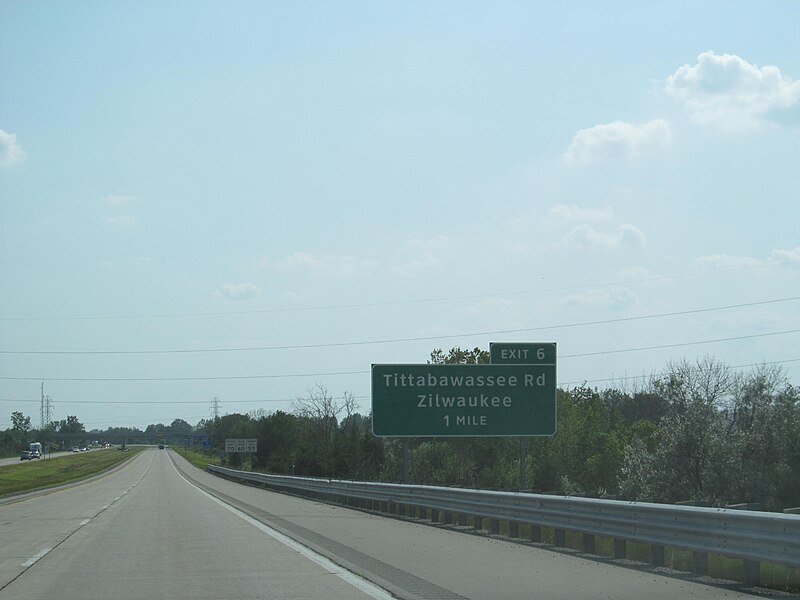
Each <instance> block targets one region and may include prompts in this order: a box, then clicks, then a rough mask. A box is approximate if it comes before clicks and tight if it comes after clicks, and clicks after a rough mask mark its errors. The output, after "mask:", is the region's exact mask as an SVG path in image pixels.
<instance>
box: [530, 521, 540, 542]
mask: <svg viewBox="0 0 800 600" xmlns="http://www.w3.org/2000/svg"><path fill="white" fill-rule="evenodd" d="M531 541H532V542H541V541H542V527H541V526H540V525H531Z"/></svg>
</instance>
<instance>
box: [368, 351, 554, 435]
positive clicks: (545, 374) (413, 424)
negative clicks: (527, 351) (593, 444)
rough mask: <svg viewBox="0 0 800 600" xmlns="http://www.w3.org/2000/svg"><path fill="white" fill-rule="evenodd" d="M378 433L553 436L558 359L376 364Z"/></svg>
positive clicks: (374, 391) (374, 400)
mask: <svg viewBox="0 0 800 600" xmlns="http://www.w3.org/2000/svg"><path fill="white" fill-rule="evenodd" d="M554 349H555V347H554ZM553 357H555V356H554V354H553ZM372 432H373V433H374V434H375V435H376V436H386V437H440V436H441V437H446V436H458V437H463V436H533V435H553V434H555V432H556V365H555V360H553V362H552V364H499V365H497V364H489V365H428V364H426V365H408V364H400V365H372Z"/></svg>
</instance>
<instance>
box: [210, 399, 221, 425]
mask: <svg viewBox="0 0 800 600" xmlns="http://www.w3.org/2000/svg"><path fill="white" fill-rule="evenodd" d="M211 418H212V419H214V420H215V421H216V420H217V419H219V398H217V397H216V396H214V399H213V400H212V401H211Z"/></svg>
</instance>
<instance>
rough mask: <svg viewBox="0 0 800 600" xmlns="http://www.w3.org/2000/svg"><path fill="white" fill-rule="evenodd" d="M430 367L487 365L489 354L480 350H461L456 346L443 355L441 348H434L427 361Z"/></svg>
mask: <svg viewBox="0 0 800 600" xmlns="http://www.w3.org/2000/svg"><path fill="white" fill-rule="evenodd" d="M428 364H431V365H485V364H489V352H488V351H487V350H482V349H480V348H473V349H472V350H462V349H461V348H459V347H458V346H456V347H454V348H450V350H449V351H448V352H447V354H445V353H444V352H442V350H441V348H434V349H433V352H431V357H430V359H429V360H428Z"/></svg>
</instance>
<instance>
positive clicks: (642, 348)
mask: <svg viewBox="0 0 800 600" xmlns="http://www.w3.org/2000/svg"><path fill="white" fill-rule="evenodd" d="M791 333H800V329H786V330H784V331H772V332H769V333H756V334H752V335H739V336H733V337H726V338H716V339H710V340H696V341H692V342H680V343H676V344H661V345H654V346H639V347H636V348H622V349H615V350H601V351H597V352H585V353H580V354H565V355H559V357H558V358H559V360H563V359H569V358H580V357H586V356H601V355H607V354H620V353H624V352H640V351H645V350H660V349H666V348H680V347H683V346H698V345H701V344H714V343H719V342H732V341H737V340H749V339H755V338H761V337H771V336H777V335H787V334H791ZM369 372H370V371H368V370H358V371H329V372H325V373H284V374H270V375H223V376H204V377H48V378H47V379H48V380H49V381H227V380H240V379H283V378H294V377H329V376H335V375H363V374H365V373H369ZM39 379H40V378H39V377H3V376H0V380H6V381H38V380H39Z"/></svg>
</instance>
